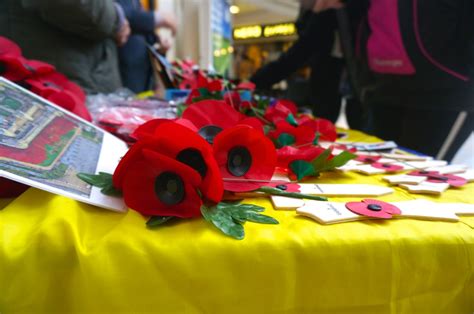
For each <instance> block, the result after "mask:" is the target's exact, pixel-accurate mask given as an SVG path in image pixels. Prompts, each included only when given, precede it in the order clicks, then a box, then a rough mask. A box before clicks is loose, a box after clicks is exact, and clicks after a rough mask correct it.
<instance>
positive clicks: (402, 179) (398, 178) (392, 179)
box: [382, 174, 426, 184]
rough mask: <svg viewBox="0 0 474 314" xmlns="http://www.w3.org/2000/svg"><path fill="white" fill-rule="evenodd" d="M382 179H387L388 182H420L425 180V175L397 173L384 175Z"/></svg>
mask: <svg viewBox="0 0 474 314" xmlns="http://www.w3.org/2000/svg"><path fill="white" fill-rule="evenodd" d="M382 180H384V181H387V182H388V183H390V184H420V183H421V182H423V181H426V177H422V176H409V175H406V174H398V175H392V176H385V177H383V178H382Z"/></svg>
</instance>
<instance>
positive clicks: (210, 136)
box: [198, 125, 222, 144]
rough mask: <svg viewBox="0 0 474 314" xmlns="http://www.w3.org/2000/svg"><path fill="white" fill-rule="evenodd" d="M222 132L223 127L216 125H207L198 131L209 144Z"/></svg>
mask: <svg viewBox="0 0 474 314" xmlns="http://www.w3.org/2000/svg"><path fill="white" fill-rule="evenodd" d="M220 132H222V128H220V127H218V126H216V125H206V126H204V127H202V128H201V129H200V130H199V131H198V134H199V135H201V137H202V138H204V139H205V140H206V141H207V142H208V143H209V144H213V143H214V138H215V137H216V135H217V134H219V133H220Z"/></svg>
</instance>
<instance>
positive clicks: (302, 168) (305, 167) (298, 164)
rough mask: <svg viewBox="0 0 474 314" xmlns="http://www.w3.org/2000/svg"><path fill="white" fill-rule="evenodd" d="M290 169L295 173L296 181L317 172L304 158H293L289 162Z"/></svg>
mask: <svg viewBox="0 0 474 314" xmlns="http://www.w3.org/2000/svg"><path fill="white" fill-rule="evenodd" d="M290 169H291V171H293V173H294V174H296V177H297V178H298V181H300V180H302V179H303V178H304V177H308V176H315V175H317V173H316V172H315V171H314V168H313V165H312V164H311V163H309V162H307V161H305V160H294V161H292V162H291V163H290Z"/></svg>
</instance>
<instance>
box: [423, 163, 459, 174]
mask: <svg viewBox="0 0 474 314" xmlns="http://www.w3.org/2000/svg"><path fill="white" fill-rule="evenodd" d="M466 170H467V166H465V165H448V166H443V167H430V168H426V171H437V172H439V173H440V174H456V173H463V172H465V171H466Z"/></svg>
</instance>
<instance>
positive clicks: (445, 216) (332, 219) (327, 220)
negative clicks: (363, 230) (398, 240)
mask: <svg viewBox="0 0 474 314" xmlns="http://www.w3.org/2000/svg"><path fill="white" fill-rule="evenodd" d="M391 204H393V205H395V206H397V207H398V208H399V209H400V211H401V212H402V214H401V215H394V216H393V218H416V219H424V220H441V221H450V222H456V221H459V217H458V216H456V214H455V212H454V211H453V210H452V208H450V207H443V206H441V207H438V206H436V203H433V202H429V201H424V200H415V201H406V202H394V203H391ZM296 213H297V214H300V215H303V216H306V217H309V218H312V219H314V220H316V221H318V222H320V223H323V224H334V223H342V222H349V221H359V220H366V219H377V218H372V217H367V216H361V215H357V214H355V213H353V212H351V211H350V210H348V209H347V208H346V204H345V203H335V202H318V201H312V200H306V201H305V204H304V205H303V206H301V207H299V208H297V209H296Z"/></svg>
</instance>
